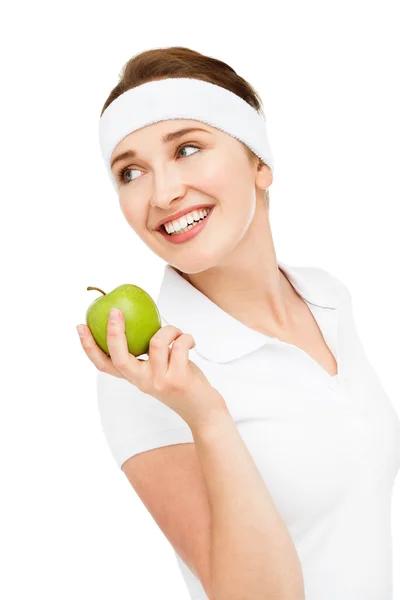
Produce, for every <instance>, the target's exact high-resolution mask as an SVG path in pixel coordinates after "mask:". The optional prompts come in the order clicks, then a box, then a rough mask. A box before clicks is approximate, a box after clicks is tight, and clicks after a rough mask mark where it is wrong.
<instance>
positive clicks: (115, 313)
mask: <svg viewBox="0 0 400 600" xmlns="http://www.w3.org/2000/svg"><path fill="white" fill-rule="evenodd" d="M118 317H119V310H118V308H114V307H113V308H112V309H111V310H110V321H113V322H114V323H115V321H118Z"/></svg>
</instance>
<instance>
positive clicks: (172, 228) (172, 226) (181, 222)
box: [164, 208, 211, 233]
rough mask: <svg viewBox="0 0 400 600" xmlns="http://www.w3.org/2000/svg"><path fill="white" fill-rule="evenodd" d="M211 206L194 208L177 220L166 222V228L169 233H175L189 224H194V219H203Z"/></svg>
mask: <svg viewBox="0 0 400 600" xmlns="http://www.w3.org/2000/svg"><path fill="white" fill-rule="evenodd" d="M210 210H211V208H204V209H200V210H194V211H192V212H191V213H188V214H187V215H184V216H183V217H180V218H179V219H177V220H176V221H172V222H171V221H170V222H169V223H165V224H164V229H165V230H166V232H167V233H173V232H178V231H181V229H185V228H186V227H187V226H188V225H192V224H193V223H194V221H199V220H201V219H203V218H204V217H205V216H206V215H208V213H209V212H210Z"/></svg>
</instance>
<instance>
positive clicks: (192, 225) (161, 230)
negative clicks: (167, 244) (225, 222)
mask: <svg viewBox="0 0 400 600" xmlns="http://www.w3.org/2000/svg"><path fill="white" fill-rule="evenodd" d="M213 208H214V207H212V208H211V207H210V208H209V211H208V213H207V215H206V216H205V217H202V218H201V219H199V220H198V221H196V220H193V223H190V224H189V225H187V227H184V228H183V229H180V230H179V231H173V232H172V233H168V231H167V230H166V229H165V225H166V223H164V224H163V225H161V226H160V227H159V228H158V229H156V231H160V232H162V233H166V234H167V235H174V234H179V233H185V232H186V231H189V229H191V228H192V227H194V226H195V225H197V224H198V223H201V222H202V221H205V219H207V217H208V216H209V215H210V213H211V212H212V210H213Z"/></svg>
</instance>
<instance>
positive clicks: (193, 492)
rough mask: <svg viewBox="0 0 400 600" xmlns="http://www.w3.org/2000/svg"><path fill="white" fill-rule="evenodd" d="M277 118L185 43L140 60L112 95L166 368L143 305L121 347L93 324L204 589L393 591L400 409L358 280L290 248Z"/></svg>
mask: <svg viewBox="0 0 400 600" xmlns="http://www.w3.org/2000/svg"><path fill="white" fill-rule="evenodd" d="M164 108H165V110H164ZM260 115H262V104H261V101H260V99H259V97H258V95H257V93H256V91H255V90H254V89H253V88H252V86H251V85H250V84H249V83H247V82H246V81H245V80H244V79H243V78H242V77H240V76H239V75H238V74H237V73H236V72H235V71H234V70H233V69H232V68H231V67H229V66H228V65H227V64H225V63H223V62H221V61H219V60H217V59H215V58H211V57H207V56H204V55H202V54H200V53H198V52H195V51H193V50H190V49H188V48H181V47H173V48H163V49H154V50H149V51H147V52H143V53H142V54H139V55H138V56H135V57H133V58H132V59H130V60H129V61H128V62H127V64H126V65H125V67H124V70H123V72H122V75H121V79H120V82H119V83H118V85H117V86H116V87H115V88H114V89H113V90H112V92H111V94H110V95H109V98H108V99H107V101H106V103H105V105H104V107H103V110H102V113H101V120H100V134H101V145H102V150H103V155H104V157H105V159H106V166H107V169H108V171H109V174H110V177H111V179H112V181H113V184H114V187H115V189H116V191H117V193H118V197H119V204H120V207H121V210H122V212H123V214H124V217H125V218H126V220H127V222H128V223H129V224H130V226H131V227H132V229H133V230H134V231H135V233H136V234H137V235H138V236H139V237H140V238H141V239H142V240H143V242H144V243H145V244H146V245H147V246H148V247H149V248H150V249H151V250H152V251H153V252H155V253H156V254H157V255H158V256H159V257H160V258H161V259H162V260H164V261H165V262H166V263H167V264H166V266H165V271H164V278H163V281H162V284H161V288H160V293H159V296H158V298H157V301H156V302H157V306H158V308H159V310H160V314H161V316H162V325H163V326H162V328H161V329H160V330H159V331H158V332H157V333H156V334H155V335H154V336H153V338H152V339H151V342H150V349H149V354H148V360H143V359H140V358H137V357H134V356H132V355H131V354H129V353H128V351H127V344H126V338H125V334H124V318H123V313H122V314H121V313H120V314H119V317H117V320H116V321H115V322H113V321H112V320H111V318H110V320H109V322H108V330H107V331H108V336H107V340H108V347H109V350H110V355H107V354H105V353H104V352H102V350H101V349H100V348H99V347H98V346H97V345H96V344H95V342H94V340H93V338H92V336H91V334H90V330H89V329H88V327H86V326H83V328H84V330H85V334H84V336H83V338H82V345H83V348H84V350H85V352H86V354H87V355H88V357H89V359H90V360H91V361H92V362H93V363H94V365H95V366H96V367H97V369H98V371H99V373H98V381H97V383H98V399H99V410H100V415H101V420H102V425H103V429H104V433H105V435H106V438H107V441H108V443H109V446H110V449H111V452H112V453H113V456H114V458H115V460H116V462H117V464H118V466H119V468H121V469H122V471H123V472H124V474H125V475H126V477H127V478H128V480H129V481H130V483H131V484H132V486H133V488H134V489H135V491H136V492H137V494H138V495H139V496H140V498H141V500H142V501H143V503H144V504H145V506H146V507H147V509H148V510H149V512H150V513H151V514H152V516H153V517H154V519H155V521H156V522H157V524H158V525H159V527H160V529H161V530H162V531H163V533H164V534H165V536H166V537H167V539H168V540H169V541H170V542H171V544H172V546H173V548H174V551H175V553H176V557H177V560H178V564H179V567H180V568H181V570H182V574H183V576H184V578H185V581H186V583H187V586H188V589H189V591H190V594H191V597H192V598H196V599H197V600H200V599H203V598H204V599H206V598H210V599H211V598H213V599H215V600H228V599H229V600H239V599H240V600H247V599H249V600H250V599H251V600H257V599H261V598H275V599H277V600H278V599H279V600H289V599H290V600H300V599H304V598H306V599H307V600H321V599H322V598H323V599H324V600H338V599H339V598H340V600H377V599H378V598H379V600H391V599H392V560H391V492H392V487H393V483H394V479H395V476H396V474H397V472H398V469H399V466H400V423H399V419H398V417H397V415H396V414H395V412H394V410H393V407H392V404H391V402H390V400H389V398H388V397H387V395H386V393H385V392H384V390H383V388H382V386H381V384H380V381H379V380H378V378H377V376H376V374H375V372H374V370H373V368H372V367H371V365H370V363H369V361H368V359H367V357H366V355H365V353H364V350H363V347H362V344H361V342H360V339H359V337H358V334H357V331H356V327H355V323H354V319H353V312H352V302H351V296H350V293H349V291H348V289H347V287H346V286H345V285H344V284H343V283H342V282H341V281H340V280H338V279H337V278H336V277H334V276H333V275H331V274H329V273H328V272H327V271H325V270H323V269H321V268H316V267H298V266H297V267H289V266H288V265H286V264H284V263H283V262H282V261H280V260H277V257H276V254H275V249H274V243H273V239H272V233H271V228H270V221H269V191H268V188H269V186H270V185H271V183H272V178H273V169H272V155H271V153H270V150H269V147H268V142H267V139H266V137H265V135H264V133H265V132H264V131H263V128H264V123H263V122H262V121H261V116H260ZM110 317H111V315H110ZM189 357H190V359H189Z"/></svg>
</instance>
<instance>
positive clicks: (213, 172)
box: [190, 153, 246, 198]
mask: <svg viewBox="0 0 400 600" xmlns="http://www.w3.org/2000/svg"><path fill="white" fill-rule="evenodd" d="M190 182H191V185H194V186H196V187H198V189H199V190H201V191H203V192H204V193H206V194H208V195H210V196H212V197H215V198H218V197H221V198H223V197H225V198H226V197H232V195H233V194H237V193H239V194H242V192H243V190H244V189H246V185H245V183H246V177H244V176H243V167H242V166H241V165H238V164H237V163H235V162H233V161H232V159H231V160H229V158H228V157H227V156H223V155H217V154H216V153H215V154H214V155H213V160H207V161H205V162H204V164H203V165H202V168H201V169H200V168H199V166H198V164H197V165H196V169H194V171H193V172H192V174H191V177H190Z"/></svg>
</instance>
